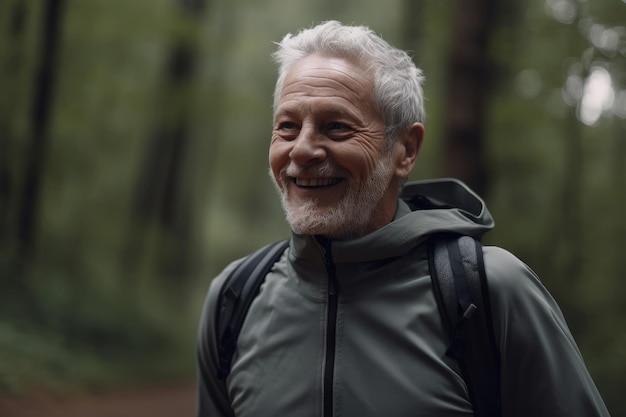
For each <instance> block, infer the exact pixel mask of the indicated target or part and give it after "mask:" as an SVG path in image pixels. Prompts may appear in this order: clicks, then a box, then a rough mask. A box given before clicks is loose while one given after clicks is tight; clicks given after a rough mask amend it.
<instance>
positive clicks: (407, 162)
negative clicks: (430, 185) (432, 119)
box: [396, 123, 424, 178]
mask: <svg viewBox="0 0 626 417" xmlns="http://www.w3.org/2000/svg"><path fill="white" fill-rule="evenodd" d="M422 142H424V125H423V124H421V123H413V124H412V125H411V127H409V128H408V129H407V130H406V131H405V132H404V134H403V135H402V136H401V137H400V138H399V139H398V142H397V143H396V146H397V150H396V152H397V155H398V157H397V159H396V161H397V164H396V177H398V178H406V177H408V176H409V174H410V173H411V171H412V170H413V167H414V166H415V162H416V161H417V156H418V155H419V153H420V149H421V148H422Z"/></svg>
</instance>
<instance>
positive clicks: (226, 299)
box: [216, 240, 289, 380]
mask: <svg viewBox="0 0 626 417" xmlns="http://www.w3.org/2000/svg"><path fill="white" fill-rule="evenodd" d="M287 246H289V240H281V241H279V242H275V243H272V244H269V245H267V246H264V247H262V248H261V249H259V250H257V251H256V252H254V253H252V254H251V255H249V256H248V257H247V258H246V259H244V260H243V261H242V262H241V264H239V265H238V266H237V268H235V270H234V271H233V272H232V273H231V274H230V276H229V277H228V278H227V280H226V282H225V283H224V285H223V286H222V288H221V291H220V294H219V298H218V301H217V302H218V310H217V318H216V319H217V323H216V324H217V326H216V328H217V339H216V340H217V343H218V356H219V369H218V371H217V376H218V378H219V379H221V380H225V379H226V377H227V376H228V374H229V373H230V366H231V363H232V359H233V356H234V355H235V349H236V348H237V338H238V337H239V332H240V330H241V326H243V322H244V320H245V318H246V314H247V313H248V309H249V308H250V305H251V304H252V301H253V300H254V298H255V297H256V296H257V294H258V293H259V289H260V288H261V284H263V282H264V281H265V276H266V275H267V274H268V273H269V272H270V270H271V269H272V266H273V265H274V263H276V261H278V259H280V257H281V256H282V254H283V252H284V251H285V249H286V248H287Z"/></svg>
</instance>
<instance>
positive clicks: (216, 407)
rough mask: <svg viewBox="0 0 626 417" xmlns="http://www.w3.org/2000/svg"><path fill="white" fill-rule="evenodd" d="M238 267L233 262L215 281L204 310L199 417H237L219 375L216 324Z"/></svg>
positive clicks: (199, 348)
mask: <svg viewBox="0 0 626 417" xmlns="http://www.w3.org/2000/svg"><path fill="white" fill-rule="evenodd" d="M235 266H236V262H234V263H232V264H231V265H229V266H228V267H227V268H226V269H224V271H222V273H221V274H220V275H218V276H217V277H216V278H215V279H214V280H213V281H212V282H211V285H210V287H209V292H208V294H207V297H206V300H205V302H204V307H203V309H202V315H201V317H200V325H199V329H198V343H197V359H198V372H197V378H198V397H197V417H234V414H233V411H232V409H231V406H230V401H229V399H228V392H227V390H226V384H225V383H224V382H223V381H220V380H219V379H218V378H217V367H218V365H217V364H218V362H219V360H218V355H217V341H216V328H215V327H216V311H217V299H218V295H219V292H220V289H221V287H222V286H223V285H224V282H225V280H226V278H227V277H228V275H229V274H230V272H231V271H232V270H233V268H234V267H235Z"/></svg>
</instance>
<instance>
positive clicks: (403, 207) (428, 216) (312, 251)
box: [292, 179, 494, 263]
mask: <svg viewBox="0 0 626 417" xmlns="http://www.w3.org/2000/svg"><path fill="white" fill-rule="evenodd" d="M493 226H494V222H493V219H492V217H491V214H490V213H489V211H488V210H487V207H486V205H485V203H484V202H483V200H482V199H481V198H480V197H478V195H476V193H474V192H473V191H472V190H470V189H469V187H468V186H467V185H465V184H464V183H462V182H461V181H459V180H455V179H437V180H427V181H416V182H411V183H408V184H406V185H405V186H404V187H403V189H402V191H401V193H400V200H399V201H398V208H397V210H396V215H395V217H394V220H393V221H392V222H391V223H389V224H387V225H386V226H384V227H382V228H380V229H378V230H376V231H374V232H372V233H370V234H368V235H366V236H363V237H361V238H358V239H352V240H333V241H332V252H333V260H334V261H335V262H337V263H353V262H368V261H377V260H382V259H384V258H390V257H397V256H401V255H404V254H406V253H407V252H408V251H410V250H411V249H413V248H414V247H415V246H417V245H419V244H420V243H423V242H424V241H425V240H426V239H427V238H428V237H429V236H430V235H432V234H434V233H440V232H449V233H458V234H463V235H469V236H473V237H475V238H481V237H482V235H483V234H484V233H486V232H487V231H489V230H490V229H492V228H493ZM319 255H320V245H319V242H318V240H317V239H316V237H315V236H310V235H298V234H295V233H294V234H293V235H292V256H295V257H296V258H301V259H302V258H309V257H314V258H317V257H319ZM310 260H311V261H313V259H310Z"/></svg>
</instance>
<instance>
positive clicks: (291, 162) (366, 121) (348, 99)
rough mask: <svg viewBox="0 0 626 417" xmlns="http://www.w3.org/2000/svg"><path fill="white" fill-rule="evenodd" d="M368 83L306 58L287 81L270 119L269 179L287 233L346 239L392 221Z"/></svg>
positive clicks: (390, 170)
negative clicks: (288, 230)
mask: <svg viewBox="0 0 626 417" xmlns="http://www.w3.org/2000/svg"><path fill="white" fill-rule="evenodd" d="M373 88H374V82H373V77H372V75H371V74H370V73H368V72H366V71H365V70H364V69H363V68H361V67H360V66H357V65H355V64H353V63H351V62H349V61H346V60H343V59H336V58H325V57H322V56H318V55H312V56H309V57H307V58H304V59H302V60H301V61H299V62H298V63H296V64H295V65H294V66H293V67H292V69H291V70H290V71H289V73H288V74H287V77H286V78H285V82H284V84H283V89H282V92H281V95H280V98H279V101H278V105H277V108H276V109H275V115H274V130H273V132H272V141H271V144H270V151H269V160H270V172H271V177H272V179H273V180H274V183H275V185H276V187H277V189H278V190H279V193H280V195H281V199H282V204H283V209H284V210H285V213H286V216H287V221H288V222H289V224H290V225H291V227H292V229H293V230H294V231H295V232H297V233H301V234H311V235H313V234H321V235H325V236H328V237H333V238H354V237H360V236H363V235H365V234H367V233H370V232H372V231H374V230H376V229H378V228H380V227H382V226H383V225H385V224H387V223H388V222H389V221H391V219H392V218H393V215H394V213H395V209H396V204H397V202H396V198H397V187H398V182H397V178H396V177H395V175H394V172H395V171H394V170H395V162H394V161H395V159H394V152H393V148H392V150H391V151H387V150H386V149H385V138H384V132H385V123H384V121H383V119H382V118H381V116H380V115H379V114H378V112H377V111H376V109H375V106H374V105H373V100H372V96H373Z"/></svg>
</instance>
